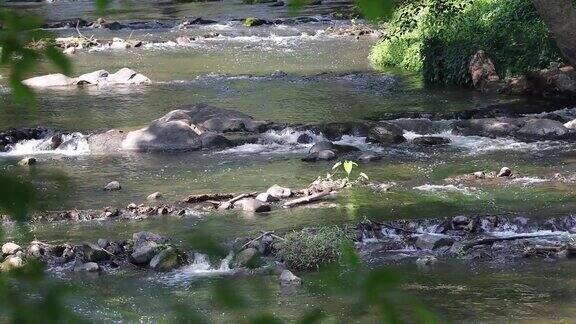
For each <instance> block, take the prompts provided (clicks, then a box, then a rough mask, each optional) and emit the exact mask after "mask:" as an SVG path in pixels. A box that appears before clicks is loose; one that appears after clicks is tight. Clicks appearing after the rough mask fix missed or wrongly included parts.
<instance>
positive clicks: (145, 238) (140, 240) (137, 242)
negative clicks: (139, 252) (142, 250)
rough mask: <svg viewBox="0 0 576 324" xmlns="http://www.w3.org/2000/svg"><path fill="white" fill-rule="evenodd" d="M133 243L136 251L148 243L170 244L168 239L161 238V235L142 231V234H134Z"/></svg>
mask: <svg viewBox="0 0 576 324" xmlns="http://www.w3.org/2000/svg"><path fill="white" fill-rule="evenodd" d="M132 242H133V244H134V249H137V248H138V247H140V246H141V245H142V244H144V243H146V242H154V243H157V244H166V243H168V239H167V238H165V237H164V236H161V235H158V234H155V233H152V232H147V231H142V232H138V233H134V234H132Z"/></svg>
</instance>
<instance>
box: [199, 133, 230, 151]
mask: <svg viewBox="0 0 576 324" xmlns="http://www.w3.org/2000/svg"><path fill="white" fill-rule="evenodd" d="M200 142H201V145H202V148H203V149H223V148H229V147H232V146H234V143H233V142H232V141H231V140H229V139H228V138H226V137H225V136H223V135H220V134H217V133H214V132H210V131H208V132H204V133H202V134H201V135H200Z"/></svg>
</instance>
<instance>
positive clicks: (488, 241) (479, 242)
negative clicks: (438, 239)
mask: <svg viewBox="0 0 576 324" xmlns="http://www.w3.org/2000/svg"><path fill="white" fill-rule="evenodd" d="M559 235H564V233H546V234H530V233H527V234H518V235H513V236H505V237H485V238H481V239H477V240H473V241H468V242H467V243H465V244H464V246H463V247H462V248H463V249H469V248H472V247H474V246H477V245H486V244H492V243H496V242H502V241H513V240H521V239H527V238H538V237H549V236H559Z"/></svg>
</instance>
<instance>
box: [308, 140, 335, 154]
mask: <svg viewBox="0 0 576 324" xmlns="http://www.w3.org/2000/svg"><path fill="white" fill-rule="evenodd" d="M325 150H335V147H334V144H332V142H329V141H320V142H317V143H315V144H314V145H312V147H311V148H310V149H309V150H308V153H310V154H314V153H319V152H320V151H325Z"/></svg>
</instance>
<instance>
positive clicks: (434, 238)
mask: <svg viewBox="0 0 576 324" xmlns="http://www.w3.org/2000/svg"><path fill="white" fill-rule="evenodd" d="M453 243H454V239H453V238H451V237H450V236H448V235H443V234H431V233H426V234H422V235H420V236H418V239H417V240H416V247H417V248H419V249H422V250H434V249H437V248H440V247H443V246H451V245H452V244H453Z"/></svg>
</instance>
